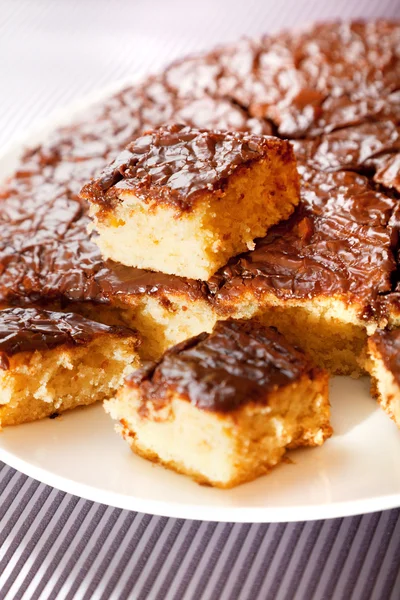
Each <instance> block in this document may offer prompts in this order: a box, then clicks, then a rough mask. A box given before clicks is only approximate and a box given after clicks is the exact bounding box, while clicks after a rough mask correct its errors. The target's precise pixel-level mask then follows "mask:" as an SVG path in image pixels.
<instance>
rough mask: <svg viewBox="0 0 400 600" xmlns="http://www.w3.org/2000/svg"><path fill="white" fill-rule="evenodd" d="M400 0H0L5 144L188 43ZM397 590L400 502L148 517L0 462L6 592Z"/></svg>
mask: <svg viewBox="0 0 400 600" xmlns="http://www.w3.org/2000/svg"><path fill="white" fill-rule="evenodd" d="M376 16H384V17H388V18H400V5H399V2H398V0H357V2H356V1H354V0H325V1H324V2H322V1H321V0H319V1H318V0H280V1H276V0H275V1H273V0H247V1H246V2H239V1H238V0H218V1H217V0H202V1H196V2H185V1H183V0H168V2H166V1H165V0H164V1H163V0H147V1H145V0H136V2H132V1H129V0H113V1H107V0H85V2H82V1H80V0H57V2H52V1H51V0H35V2H32V1H30V0H13V1H12V2H11V1H10V0H0V81H1V82H2V85H1V86H0V151H1V149H2V147H3V146H4V145H5V144H6V143H7V142H8V141H9V140H10V139H11V138H12V137H14V136H15V135H18V134H21V133H23V132H24V130H25V128H26V127H28V126H30V125H31V123H32V122H33V121H35V120H37V119H40V118H44V117H46V116H47V115H48V113H49V112H50V111H52V110H53V109H57V108H59V107H62V106H63V105H66V104H67V103H69V102H70V101H72V100H74V99H75V98H79V96H82V95H84V94H86V93H88V92H90V91H93V90H95V89H96V88H101V87H104V86H105V85H107V84H108V83H111V82H113V81H116V80H117V79H120V78H123V77H127V76H130V75H134V76H137V75H141V74H144V73H147V72H149V71H156V70H158V69H160V68H161V67H162V65H163V64H165V63H166V62H169V61H170V60H172V59H174V58H176V57H178V56H182V55H184V54H186V53H188V52H192V51H197V50H201V49H204V48H208V47H211V46H213V45H216V44H219V43H222V42H226V41H233V40H235V39H237V38H238V37H240V36H241V35H257V34H259V33H262V32H268V31H276V30H278V29H281V28H284V27H293V26H299V25H301V24H302V23H306V22H309V21H312V20H322V19H326V18H335V17H336V18H338V17H341V18H344V19H345V18H356V17H363V18H368V17H376ZM399 597H400V510H393V511H386V512H383V513H375V514H372V515H364V516H359V517H353V518H347V519H335V520H330V521H316V522H309V523H292V524H283V523H282V524H265V525H255V524H244V525H243V524H242V525H238V524H221V523H220V524H218V523H207V522H200V521H185V520H182V519H167V518H160V517H152V516H149V515H143V514H138V513H134V512H129V511H123V510H119V509H114V508H111V507H106V506H104V505H101V504H96V503H93V502H88V501H85V500H82V499H79V498H77V497H75V496H71V495H68V494H65V493H63V492H60V491H57V490H54V489H52V488H49V487H47V486H45V485H43V484H40V483H39V482H37V481H35V480H33V479H30V478H28V477H26V476H25V475H22V474H21V473H18V472H16V471H14V470H13V469H11V468H10V467H8V466H6V465H3V464H1V463H0V600H3V599H9V598H10V599H11V598H12V599H17V598H21V599H22V598H29V600H34V599H37V598H39V599H41V600H42V599H53V598H54V599H56V598H57V599H72V598H73V599H75V598H79V599H82V600H83V599H92V598H95V599H104V600H108V599H110V598H112V599H114V598H115V599H117V598H118V599H124V598H133V599H135V600H143V599H151V600H153V599H154V600H158V599H160V600H164V599H167V600H170V599H171V600H172V599H176V600H178V599H179V600H180V599H183V598H187V599H190V600H195V599H196V600H197V599H200V598H203V599H206V600H214V599H215V600H217V599H218V600H231V599H235V598H240V599H241V600H242V599H249V600H250V599H251V600H256V599H262V600H265V599H268V600H269V599H271V600H296V599H301V600H302V599H307V600H311V599H313V598H314V599H316V600H321V599H331V598H334V599H338V600H343V599H346V600H347V599H353V600H366V599H373V600H386V599H388V600H389V599H390V600H395V599H396V600H397V599H398V598H399Z"/></svg>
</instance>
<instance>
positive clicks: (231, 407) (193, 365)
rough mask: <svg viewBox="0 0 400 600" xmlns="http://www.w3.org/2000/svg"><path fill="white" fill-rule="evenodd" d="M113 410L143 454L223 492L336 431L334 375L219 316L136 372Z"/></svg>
mask: <svg viewBox="0 0 400 600" xmlns="http://www.w3.org/2000/svg"><path fill="white" fill-rule="evenodd" d="M105 409H106V411H107V412H108V413H109V414H110V415H111V417H112V418H114V419H116V420H118V421H119V425H117V430H119V431H120V432H121V434H122V436H123V437H124V438H125V439H126V441H127V442H128V443H129V444H130V446H131V448H132V450H133V451H134V452H136V453H137V454H139V455H141V456H143V457H145V458H148V459H149V460H152V461H154V462H158V463H161V464H163V465H165V466H166V467H169V468H170V469H173V470H175V471H178V472H179V473H184V474H186V475H189V476H191V477H192V478H193V479H195V480H196V481H198V482H199V483H204V484H209V485H212V486H216V487H221V488H229V487H232V486H235V485H237V484H239V483H242V482H245V481H249V480H252V479H255V478H256V477H258V476H260V475H263V474H264V473H266V472H268V471H269V470H270V469H271V468H272V467H274V466H275V465H276V464H278V463H279V461H280V460H281V459H282V456H283V455H284V454H285V451H286V449H287V448H296V447H298V446H318V445H321V444H322V443H323V442H324V440H325V439H326V438H327V437H329V436H330V435H331V433H332V429H331V426H330V424H329V414H330V411H329V401H328V377H327V374H326V373H325V372H324V371H323V370H321V369H319V368H315V367H314V366H313V365H312V364H311V362H310V361H309V359H308V358H307V357H306V356H305V355H304V354H303V353H302V352H301V351H299V350H298V349H296V348H295V347H293V346H291V345H290V344H289V343H288V342H287V341H286V340H285V338H284V337H283V336H282V335H281V334H279V333H278V332H277V331H276V329H274V328H272V327H270V328H268V327H263V326H260V325H258V324H256V323H254V322H252V321H247V322H244V321H243V322H239V321H218V323H217V324H216V326H215V327H214V330H213V332H212V333H211V334H207V333H202V334H200V335H198V336H196V337H194V338H191V339H190V340H187V341H185V342H182V343H181V344H178V345H177V346H175V347H173V348H171V349H170V350H168V351H167V352H166V353H165V354H164V356H163V358H162V359H161V360H160V361H159V362H157V363H152V364H151V365H148V366H144V367H143V368H142V369H139V370H138V371H136V372H135V373H133V374H132V375H130V376H128V378H127V379H126V381H125V385H124V387H123V388H122V389H121V390H120V391H119V392H118V394H117V396H116V398H113V399H111V400H108V401H107V402H105Z"/></svg>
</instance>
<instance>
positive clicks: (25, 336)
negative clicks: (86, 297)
mask: <svg viewBox="0 0 400 600" xmlns="http://www.w3.org/2000/svg"><path fill="white" fill-rule="evenodd" d="M104 334H113V335H118V336H121V337H123V336H124V337H128V336H137V334H136V332H135V331H133V330H132V329H127V328H125V327H110V326H108V325H102V324H101V323H96V322H95V321H91V320H89V319H85V318H84V317H81V316H79V315H76V314H73V313H60V312H50V311H45V310H38V309H35V308H11V309H5V310H2V311H0V369H3V370H7V369H8V368H9V366H10V363H9V360H8V359H9V357H10V356H13V355H14V354H18V353H20V352H33V351H35V350H51V349H52V348H56V347H57V346H61V345H67V346H82V345H85V344H88V343H89V342H91V341H92V340H93V339H94V338H96V337H97V336H99V335H104ZM138 343H139V342H138V340H137V344H138Z"/></svg>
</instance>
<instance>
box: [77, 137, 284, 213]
mask: <svg viewBox="0 0 400 600" xmlns="http://www.w3.org/2000/svg"><path fill="white" fill-rule="evenodd" d="M269 152H273V153H274V154H275V153H278V154H280V155H281V156H285V155H287V160H288V161H289V160H291V159H292V158H293V153H292V150H291V148H290V145H289V144H288V142H285V141H282V140H278V139H277V138H272V137H260V136H256V135H251V134H248V133H242V132H220V131H210V130H204V129H194V128H191V127H189V126H185V125H170V126H168V127H160V128H159V129H156V130H152V131H148V132H146V133H145V134H144V135H143V136H141V137H139V138H136V139H135V140H134V141H133V142H131V143H130V144H128V146H127V147H126V149H125V150H124V151H123V152H122V153H121V154H120V155H119V156H118V157H117V158H116V160H115V161H114V162H113V163H112V164H111V165H110V166H109V167H107V169H105V170H104V171H103V173H102V175H101V176H100V177H99V178H98V179H96V180H94V181H93V182H91V183H90V184H88V185H86V186H85V187H84V188H83V190H82V192H81V195H82V197H84V198H88V199H89V200H92V201H93V202H97V203H99V204H102V205H103V206H104V205H106V206H107V205H109V204H110V203H111V204H112V203H113V202H112V201H113V200H114V202H118V195H119V193H120V192H121V191H130V192H132V193H134V194H135V195H136V196H139V197H141V198H142V199H143V200H145V201H147V202H148V201H149V200H155V201H157V202H163V203H166V204H172V205H174V206H177V207H178V208H179V209H181V210H183V209H185V210H189V209H190V208H191V206H192V204H193V203H194V202H195V200H196V198H197V197H198V196H199V195H200V194H201V193H202V192H207V191H213V190H217V189H221V188H223V187H224V185H225V183H226V180H227V178H228V177H229V176H230V175H232V173H234V172H235V171H236V170H237V169H238V167H241V166H247V165H250V164H251V163H252V162H254V161H257V160H260V159H262V158H263V157H266V156H267V155H268V153H269Z"/></svg>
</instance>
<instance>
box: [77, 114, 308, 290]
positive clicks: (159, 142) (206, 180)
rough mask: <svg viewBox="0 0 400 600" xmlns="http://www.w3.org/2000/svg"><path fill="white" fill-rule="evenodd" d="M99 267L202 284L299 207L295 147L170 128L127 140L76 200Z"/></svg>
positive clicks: (238, 134) (242, 136)
mask: <svg viewBox="0 0 400 600" xmlns="http://www.w3.org/2000/svg"><path fill="white" fill-rule="evenodd" d="M81 196H82V198H85V199H88V200H89V201H90V204H91V208H90V210H91V215H92V217H93V219H94V228H95V230H96V231H97V233H98V238H97V244H98V245H99V247H100V250H101V252H102V254H103V256H104V257H105V258H110V259H112V260H114V261H116V262H119V263H122V264H124V265H127V266H132V267H139V268H142V269H150V270H153V271H160V272H163V273H168V274H175V275H180V276H183V277H188V278H192V279H201V280H207V279H208V278H209V277H210V276H211V275H212V274H213V273H215V271H216V270H217V269H218V268H219V267H221V266H222V265H224V264H225V263H226V261H227V260H228V259H229V258H230V257H232V256H235V255H237V254H239V253H240V252H243V251H245V250H247V249H249V248H252V247H254V239H255V238H257V237H261V236H263V235H265V234H266V232H267V230H268V229H269V227H271V225H274V224H275V223H277V222H279V221H281V220H282V219H286V218H287V217H289V216H290V215H291V213H292V212H293V210H294V207H295V206H296V205H297V204H298V202H299V178H298V174H297V169H296V161H295V158H294V154H293V150H292V146H291V144H290V143H289V142H287V141H283V140H280V139H278V138H274V137H270V136H257V135H252V134H250V133H243V132H223V131H210V130H200V129H193V128H191V127H189V126H183V125H171V126H167V127H161V128H159V129H156V130H152V131H148V132H147V133H146V134H144V135H143V136H142V137H139V138H136V139H135V140H133V141H132V142H131V143H130V144H129V145H128V146H127V147H126V149H125V150H124V151H123V152H122V153H121V154H120V155H119V156H118V157H117V158H116V160H115V161H114V162H113V163H112V164H111V165H110V166H109V167H108V168H107V169H106V170H105V171H103V173H102V174H101V175H100V177H99V178H98V179H94V180H92V181H91V182H90V183H88V184H87V185H86V186H84V188H83V189H82V191H81Z"/></svg>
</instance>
